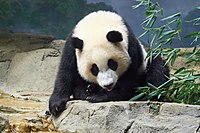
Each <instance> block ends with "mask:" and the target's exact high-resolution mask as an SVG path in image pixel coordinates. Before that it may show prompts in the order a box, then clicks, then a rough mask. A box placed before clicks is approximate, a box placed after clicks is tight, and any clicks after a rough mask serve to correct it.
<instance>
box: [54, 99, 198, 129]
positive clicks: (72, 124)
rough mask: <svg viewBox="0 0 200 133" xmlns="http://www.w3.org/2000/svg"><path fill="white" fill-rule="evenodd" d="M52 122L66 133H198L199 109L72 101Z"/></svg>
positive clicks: (154, 104)
mask: <svg viewBox="0 0 200 133" xmlns="http://www.w3.org/2000/svg"><path fill="white" fill-rule="evenodd" d="M53 122H54V125H55V126H56V127H57V128H58V129H59V130H61V131H64V132H67V133H68V132H70V133H77V132H78V133H155V132H159V133H183V132H184V133H197V132H200V106H195V105H185V104H176V103H160V102H129V101H127V102H105V103H88V102H87V101H71V102H69V103H68V105H67V109H66V110H65V111H64V112H63V113H62V114H61V116H59V117H58V118H53Z"/></svg>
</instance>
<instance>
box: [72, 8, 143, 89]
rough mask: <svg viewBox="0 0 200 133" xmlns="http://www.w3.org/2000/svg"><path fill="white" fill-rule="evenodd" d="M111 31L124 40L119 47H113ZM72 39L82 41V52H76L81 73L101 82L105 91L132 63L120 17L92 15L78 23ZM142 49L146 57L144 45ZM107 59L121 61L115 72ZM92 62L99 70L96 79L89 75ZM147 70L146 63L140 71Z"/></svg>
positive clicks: (100, 12)
mask: <svg viewBox="0 0 200 133" xmlns="http://www.w3.org/2000/svg"><path fill="white" fill-rule="evenodd" d="M109 31H118V32H120V33H121V34H122V37H123V40H122V41H121V42H119V43H118V44H117V45H116V44H112V43H111V42H109V41H108V40H107V38H106V35H107V33H108V32H109ZM72 37H77V38H79V39H81V40H83V49H82V50H80V49H76V58H77V67H78V71H79V74H80V75H81V76H82V77H83V78H84V79H85V80H86V81H89V82H92V83H98V84H99V85H100V86H101V87H102V88H105V87H104V86H106V85H109V84H111V83H112V84H113V85H112V87H111V89H112V88H113V87H114V86H115V84H116V83H117V80H118V78H119V77H120V76H121V75H122V74H123V73H124V72H125V71H126V70H127V69H128V67H129V65H130V63H131V59H130V56H129V54H128V29H127V27H126V25H125V23H124V21H123V19H122V18H121V17H120V16H119V15H118V14H116V13H113V12H109V11H98V12H93V13H91V14H89V15H87V16H86V17H84V18H83V19H82V20H81V21H79V23H78V24H77V25H76V27H75V28H74V31H73V34H72ZM141 48H142V52H143V55H144V56H143V57H144V58H145V56H146V52H145V50H144V48H143V46H142V45H141ZM108 59H114V60H116V61H117V62H118V69H117V70H116V71H113V70H111V69H109V68H108V66H107V60H108ZM119 62H120V63H119ZM93 63H95V64H97V65H98V68H99V70H100V71H99V74H98V75H97V77H96V76H94V75H92V74H91V72H90V69H91V66H92V64H93ZM145 68H146V63H145V62H144V64H143V65H142V66H141V68H140V71H143V70H144V69H145ZM108 90H109V89H108Z"/></svg>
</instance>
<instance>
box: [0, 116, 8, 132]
mask: <svg viewBox="0 0 200 133" xmlns="http://www.w3.org/2000/svg"><path fill="white" fill-rule="evenodd" d="M8 126H9V121H8V115H5V114H0V132H3V131H4V129H5V128H7V127H8Z"/></svg>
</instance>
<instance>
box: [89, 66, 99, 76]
mask: <svg viewBox="0 0 200 133" xmlns="http://www.w3.org/2000/svg"><path fill="white" fill-rule="evenodd" d="M91 73H92V74H93V75H94V76H97V75H98V73H99V68H98V66H97V65H96V64H92V68H91Z"/></svg>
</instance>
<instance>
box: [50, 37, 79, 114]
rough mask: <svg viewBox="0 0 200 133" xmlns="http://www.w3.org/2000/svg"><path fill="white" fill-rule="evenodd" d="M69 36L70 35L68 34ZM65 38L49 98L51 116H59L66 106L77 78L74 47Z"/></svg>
mask: <svg viewBox="0 0 200 133" xmlns="http://www.w3.org/2000/svg"><path fill="white" fill-rule="evenodd" d="M69 38H71V36H69ZM69 38H68V39H67V41H66V44H65V47H64V49H63V54H62V57H61V61H60V65H59V69H58V73H57V77H56V81H55V87H54V90H53V93H52V95H51V97H50V99H49V111H50V113H51V114H52V115H53V116H56V117H57V116H59V115H60V114H61V113H62V112H63V111H64V110H65V108H66V103H67V101H68V100H70V96H71V95H72V90H73V88H74V84H75V80H76V79H77V75H78V73H77V71H76V69H77V67H76V57H75V51H74V48H73V47H71V42H70V39H69Z"/></svg>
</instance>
